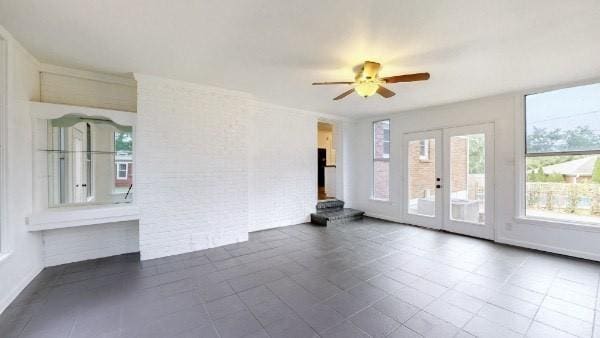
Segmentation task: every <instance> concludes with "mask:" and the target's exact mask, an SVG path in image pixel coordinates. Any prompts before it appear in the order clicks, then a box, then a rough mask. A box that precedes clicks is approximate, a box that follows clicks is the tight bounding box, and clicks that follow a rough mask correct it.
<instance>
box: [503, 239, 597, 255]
mask: <svg viewBox="0 0 600 338" xmlns="http://www.w3.org/2000/svg"><path fill="white" fill-rule="evenodd" d="M495 242H497V243H502V244H508V245H514V246H519V247H522V248H527V249H534V250H540V251H546V252H551V253H555V254H560V255H566V256H571V257H577V258H583V259H589V260H593V261H600V256H599V255H597V254H593V253H590V252H586V251H579V250H572V249H565V248H560V247H555V246H552V245H545V244H539V243H535V242H530V241H520V240H516V239H512V238H506V237H496V241H495Z"/></svg>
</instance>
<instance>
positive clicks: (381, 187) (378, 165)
mask: <svg viewBox="0 0 600 338" xmlns="http://www.w3.org/2000/svg"><path fill="white" fill-rule="evenodd" d="M386 127H387V128H388V129H389V122H388V123H385V121H380V122H375V123H374V124H373V159H374V161H373V198H375V199H381V200H388V199H389V198H390V162H389V154H387V155H388V156H385V154H384V153H385V152H384V149H385V145H384V144H385V129H386ZM378 159H379V160H378ZM381 159H384V160H383V161H382V160H381Z"/></svg>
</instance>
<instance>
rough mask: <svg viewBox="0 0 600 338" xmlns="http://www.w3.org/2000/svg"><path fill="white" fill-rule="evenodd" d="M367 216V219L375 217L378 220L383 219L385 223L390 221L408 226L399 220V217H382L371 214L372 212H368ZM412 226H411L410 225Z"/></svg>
mask: <svg viewBox="0 0 600 338" xmlns="http://www.w3.org/2000/svg"><path fill="white" fill-rule="evenodd" d="M365 216H367V217H373V218H378V219H382V220H384V221H390V222H396V223H402V224H408V223H405V222H404V221H403V220H401V219H399V218H397V217H392V216H386V215H382V214H376V213H370V212H366V213H365ZM409 225H410V224H409Z"/></svg>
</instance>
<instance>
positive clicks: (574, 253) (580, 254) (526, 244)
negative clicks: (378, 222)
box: [365, 213, 600, 261]
mask: <svg viewBox="0 0 600 338" xmlns="http://www.w3.org/2000/svg"><path fill="white" fill-rule="evenodd" d="M365 216H368V217H373V218H378V219H382V220H385V221H390V222H396V223H402V224H407V225H411V224H409V223H406V222H404V221H402V220H401V219H398V218H396V217H391V216H387V215H382V214H376V213H366V214H365ZM412 226H415V225H412ZM488 240H489V239H488ZM492 241H494V242H496V243H501V244H508V245H513V246H518V247H521V248H526V249H533V250H540V251H545V252H550V253H555V254H559V255H565V256H571V257H577V258H583V259H589V260H593V261H600V255H597V254H594V253H590V252H586V251H579V250H573V249H565V248H560V247H555V246H551V245H545V244H540V243H535V242H531V241H521V240H516V239H512V238H506V237H502V236H497V237H496V239H495V240H492Z"/></svg>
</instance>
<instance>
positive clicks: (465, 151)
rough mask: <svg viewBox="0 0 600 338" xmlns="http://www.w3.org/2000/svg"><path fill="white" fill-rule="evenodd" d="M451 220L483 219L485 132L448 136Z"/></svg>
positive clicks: (472, 220) (476, 220) (482, 220)
mask: <svg viewBox="0 0 600 338" xmlns="http://www.w3.org/2000/svg"><path fill="white" fill-rule="evenodd" d="M450 194H451V195H450V219H453V220H456V221H463V222H471V223H484V222H485V135H484V134H474V135H461V136H453V137H451V138H450Z"/></svg>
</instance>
